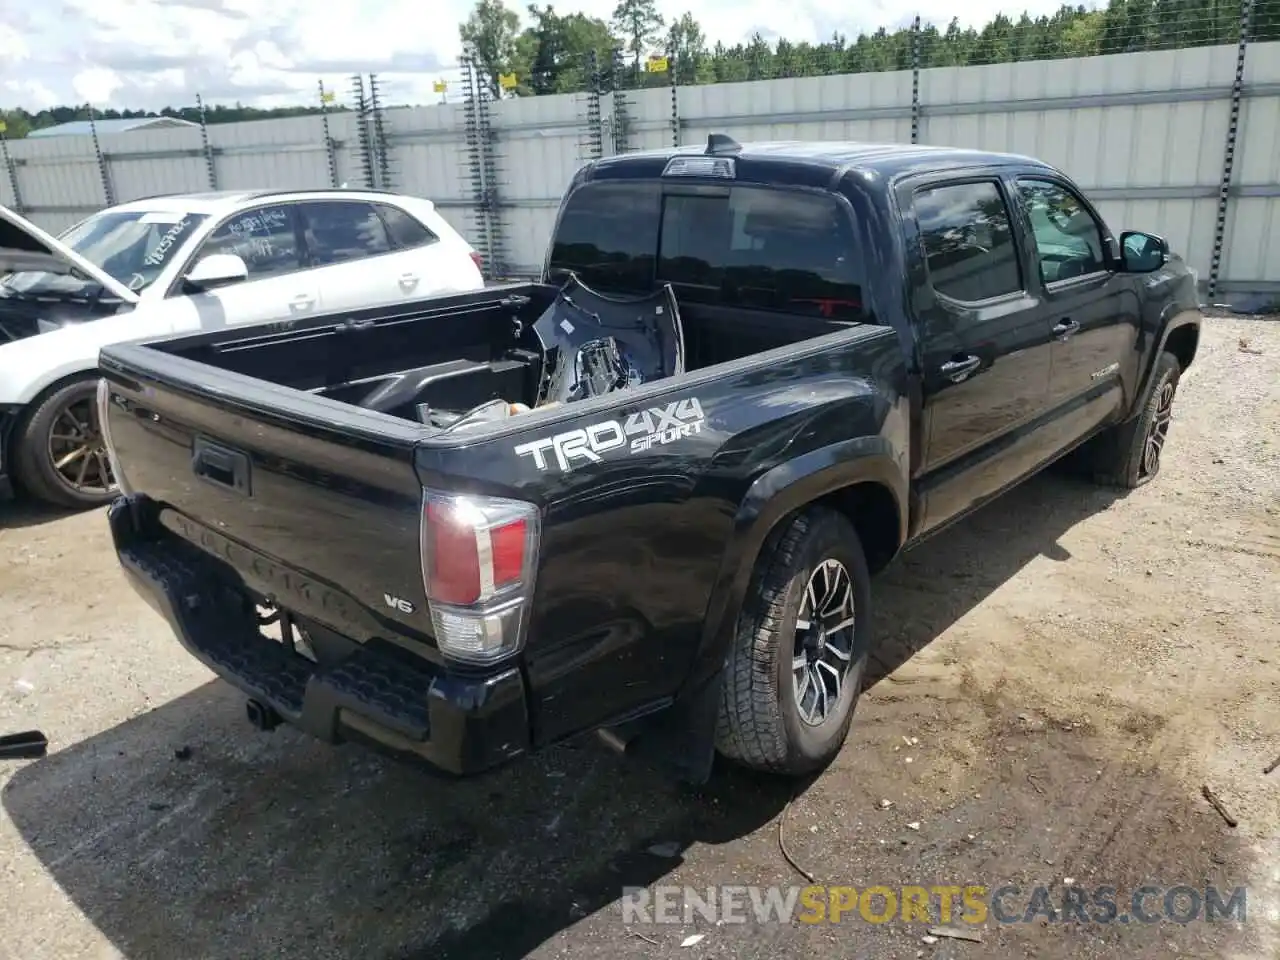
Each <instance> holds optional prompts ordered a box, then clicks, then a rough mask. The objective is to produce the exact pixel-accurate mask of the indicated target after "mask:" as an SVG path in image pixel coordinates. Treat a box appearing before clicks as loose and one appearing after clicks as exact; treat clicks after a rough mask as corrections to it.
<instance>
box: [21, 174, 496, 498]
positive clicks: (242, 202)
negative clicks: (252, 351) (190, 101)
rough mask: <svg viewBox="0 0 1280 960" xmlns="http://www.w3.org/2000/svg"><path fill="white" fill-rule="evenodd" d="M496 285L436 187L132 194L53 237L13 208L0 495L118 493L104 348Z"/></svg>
mask: <svg viewBox="0 0 1280 960" xmlns="http://www.w3.org/2000/svg"><path fill="white" fill-rule="evenodd" d="M483 286H484V280H483V278H482V276H481V271H480V260H479V256H478V255H477V254H476V252H475V251H474V250H473V249H472V248H471V246H470V245H469V244H468V243H467V242H466V241H465V240H464V239H463V238H462V237H461V236H459V235H458V234H457V233H456V232H455V231H454V230H453V228H452V227H450V226H449V225H448V224H447V223H445V221H444V220H443V219H441V217H440V215H439V214H438V213H437V212H436V210H435V208H434V207H433V205H432V204H431V202H430V201H429V200H423V199H419V198H416V197H407V196H401V195H398V194H391V193H381V192H376V191H358V190H347V189H340V190H320V191H308V192H298V193H283V192H275V191H272V192H266V191H262V192H245V191H240V192H223V193H203V194H189V195H184V196H166V197H156V198H153V199H148V200H135V201H133V202H131V203H125V204H121V205H119V206H115V207H111V208H109V209H107V210H103V211H101V212H100V213H96V214H94V215H93V216H91V217H89V218H88V219H86V220H83V221H81V222H80V223H78V224H76V225H75V226H74V227H72V228H71V229H70V230H68V231H67V232H66V233H64V234H62V235H61V236H60V237H58V238H57V239H55V238H54V237H52V236H51V235H49V234H48V233H46V232H45V231H43V230H41V229H40V228H39V227H37V226H35V225H34V224H32V223H30V222H28V221H27V220H25V219H23V218H22V217H20V216H18V215H17V214H15V213H13V212H12V211H10V210H7V209H5V208H4V207H0V496H3V495H8V494H11V493H12V489H13V484H12V482H11V481H13V480H16V481H17V485H18V486H19V487H20V488H22V489H23V490H24V491H25V492H27V493H28V494H30V495H32V496H34V497H36V498H38V499H41V500H45V501H47V502H50V503H54V504H58V505H62V506H69V507H89V506H95V505H97V504H100V503H103V502H105V501H107V500H108V499H110V498H111V496H112V495H113V493H114V483H113V480H112V477H111V472H110V468H109V465H108V462H107V455H106V451H105V448H104V446H103V441H102V435H101V433H100V431H99V429H98V422H97V412H96V407H95V405H94V391H95V389H96V384H97V379H98V378H97V374H96V368H97V362H98V350H99V349H100V348H101V347H103V346H106V345H108V344H113V343H120V342H122V341H127V340H137V339H146V338H151V337H163V336H166V335H169V334H181V333H195V332H198V331H200V330H210V329H219V328H223V327H228V326H246V327H248V326H252V325H254V324H263V323H277V322H280V321H288V320H290V319H291V318H302V317H308V316H311V315H313V314H316V313H319V312H321V311H324V312H326V313H327V312H333V311H342V310H357V309H360V308H363V307H376V306H385V305H389V304H395V303H397V302H400V301H410V300H418V299H421V298H423V297H430V296H436V295H442V294H449V293H463V292H467V291H471V290H478V289H480V288H482V287H483Z"/></svg>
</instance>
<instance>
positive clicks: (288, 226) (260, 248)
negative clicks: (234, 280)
mask: <svg viewBox="0 0 1280 960" xmlns="http://www.w3.org/2000/svg"><path fill="white" fill-rule="evenodd" d="M213 253H234V254H235V255H236V256H238V257H239V258H240V259H241V260H243V261H244V262H245V266H247V267H248V268H249V279H250V280H262V279H263V278H265V277H271V276H277V275H279V274H282V273H288V272H289V271H291V270H299V269H301V268H302V257H301V252H300V251H299V249H298V237H297V233H296V232H295V230H294V220H293V207H292V206H289V205H287V204H282V205H278V206H273V207H258V208H256V209H253V210H246V211H244V212H243V213H238V214H236V215H235V216H234V217H232V218H231V219H230V220H228V221H227V222H226V223H224V224H223V225H222V226H220V227H218V228H217V229H216V230H214V231H213V233H211V234H210V235H209V238H208V239H207V240H205V242H204V246H202V247H201V248H200V253H199V254H198V255H197V256H196V258H195V260H193V261H192V264H194V263H196V262H197V261H199V260H200V259H201V258H203V257H207V256H209V255H210V254H213Z"/></svg>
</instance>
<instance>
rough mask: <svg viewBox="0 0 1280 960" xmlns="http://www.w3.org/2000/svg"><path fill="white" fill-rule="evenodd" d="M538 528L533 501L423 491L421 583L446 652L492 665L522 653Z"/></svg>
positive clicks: (536, 562) (439, 642)
mask: <svg viewBox="0 0 1280 960" xmlns="http://www.w3.org/2000/svg"><path fill="white" fill-rule="evenodd" d="M540 527H541V524H540V517H539V513H538V508H537V507H536V506H534V505H533V504H531V503H525V502H524V501H521V500H504V499H501V498H499V497H479V496H459V495H456V494H450V493H441V492H438V491H435V490H427V491H425V493H424V494H423V501H422V579H423V583H424V585H425V586H426V589H427V601H428V604H427V605H428V606H429V607H430V609H431V623H432V626H433V627H434V628H435V635H436V642H437V643H438V644H439V645H440V651H441V652H442V653H444V654H445V655H446V656H449V657H452V658H454V659H456V660H463V661H468V662H471V663H490V662H492V661H494V660H499V659H501V658H503V657H506V656H510V655H511V654H513V653H515V652H516V651H517V650H519V649H520V647H521V645H522V644H523V643H524V634H525V631H526V629H527V628H528V614H529V604H530V601H531V600H532V598H533V575H534V571H535V570H537V567H538V540H539V533H540Z"/></svg>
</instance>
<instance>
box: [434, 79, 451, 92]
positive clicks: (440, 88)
mask: <svg viewBox="0 0 1280 960" xmlns="http://www.w3.org/2000/svg"><path fill="white" fill-rule="evenodd" d="M448 91H449V84H447V83H445V82H444V81H443V80H436V81H434V82H433V83H432V84H431V92H432V93H447V92H448Z"/></svg>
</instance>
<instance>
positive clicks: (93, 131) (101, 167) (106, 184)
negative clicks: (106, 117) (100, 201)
mask: <svg viewBox="0 0 1280 960" xmlns="http://www.w3.org/2000/svg"><path fill="white" fill-rule="evenodd" d="M89 133H90V135H92V137H93V154H94V156H95V157H97V158H98V175H99V176H100V177H101V178H102V196H103V198H104V199H105V200H106V201H107V206H108V207H114V206H115V205H116V192H115V191H114V190H113V189H111V171H110V170H109V169H107V158H106V155H105V154H104V153H103V152H102V144H101V143H100V142H99V141H98V117H97V113H96V111H95V110H94V109H93V105H92V104H90V105H89Z"/></svg>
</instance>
